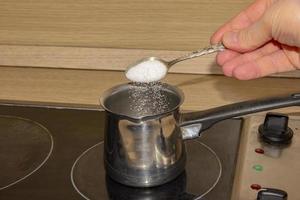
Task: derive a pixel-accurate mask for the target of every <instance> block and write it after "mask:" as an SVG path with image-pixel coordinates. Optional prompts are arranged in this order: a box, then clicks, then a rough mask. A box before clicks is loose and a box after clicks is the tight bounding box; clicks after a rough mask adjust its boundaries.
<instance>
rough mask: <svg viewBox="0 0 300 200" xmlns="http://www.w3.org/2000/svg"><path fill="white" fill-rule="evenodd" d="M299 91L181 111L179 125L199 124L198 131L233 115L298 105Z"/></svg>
mask: <svg viewBox="0 0 300 200" xmlns="http://www.w3.org/2000/svg"><path fill="white" fill-rule="evenodd" d="M299 105H300V93H297V94H292V95H289V96H284V97H272V98H267V99H261V100H250V101H244V102H240V103H233V104H229V105H225V106H221V107H217V108H212V109H208V110H204V111H196V112H189V113H181V114H180V118H179V125H180V127H187V126H193V125H195V124H198V125H200V126H199V128H198V129H199V130H198V131H199V133H198V136H199V134H200V132H202V131H204V130H206V129H208V128H209V127H211V126H212V125H213V124H215V123H217V122H219V121H222V120H225V119H230V118H233V117H240V116H243V115H247V114H251V113H256V112H261V111H266V110H272V109H276V108H283V107H290V106H299Z"/></svg>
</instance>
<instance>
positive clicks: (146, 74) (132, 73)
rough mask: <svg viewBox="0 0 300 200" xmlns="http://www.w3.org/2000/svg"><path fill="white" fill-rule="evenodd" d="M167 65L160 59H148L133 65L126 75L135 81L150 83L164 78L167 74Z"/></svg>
mask: <svg viewBox="0 0 300 200" xmlns="http://www.w3.org/2000/svg"><path fill="white" fill-rule="evenodd" d="M167 71H168V69H167V67H166V65H165V64H164V63H163V62H161V61H158V60H147V61H144V62H141V63H139V64H137V65H136V66H134V67H131V68H130V69H129V70H128V71H127V72H126V77H127V78H128V79H129V80H131V81H133V82H141V83H149V82H154V81H159V80H161V79H163V78H164V77H165V76H166V74H167Z"/></svg>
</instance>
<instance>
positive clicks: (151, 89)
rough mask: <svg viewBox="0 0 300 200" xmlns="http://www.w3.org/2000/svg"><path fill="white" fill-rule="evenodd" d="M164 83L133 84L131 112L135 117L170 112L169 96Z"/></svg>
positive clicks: (131, 86)
mask: <svg viewBox="0 0 300 200" xmlns="http://www.w3.org/2000/svg"><path fill="white" fill-rule="evenodd" d="M163 88H164V87H163V83H160V82H149V83H139V82H133V83H131V84H130V88H129V101H130V111H131V112H132V113H133V115H134V116H139V117H144V116H151V115H158V114H161V113H164V112H166V111H168V110H169V101H168V99H167V97H168V95H167V94H166V91H165V90H164V89H163Z"/></svg>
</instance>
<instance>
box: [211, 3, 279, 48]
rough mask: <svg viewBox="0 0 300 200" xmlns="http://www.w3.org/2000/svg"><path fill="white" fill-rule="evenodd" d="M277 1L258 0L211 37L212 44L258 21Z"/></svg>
mask: <svg viewBox="0 0 300 200" xmlns="http://www.w3.org/2000/svg"><path fill="white" fill-rule="evenodd" d="M274 1H275V0H256V1H255V2H254V3H252V4H251V5H250V6H249V7H247V8H246V9H245V10H243V11H242V12H240V13H239V14H238V15H237V16H235V17H234V18H232V19H231V20H230V21H229V22H227V23H226V24H224V25H223V26H221V28H219V29H218V30H217V31H216V32H215V33H214V34H213V36H212V37H211V43H212V44H215V43H218V42H220V41H221V39H222V37H223V35H224V33H225V32H228V31H234V30H241V29H244V28H246V27H248V26H250V25H251V24H252V23H254V22H255V21H257V20H258V19H259V18H260V17H261V16H262V15H263V14H264V12H265V10H266V9H267V8H268V7H270V5H272V4H273V2H274Z"/></svg>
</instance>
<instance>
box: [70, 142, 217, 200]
mask: <svg viewBox="0 0 300 200" xmlns="http://www.w3.org/2000/svg"><path fill="white" fill-rule="evenodd" d="M193 141H194V142H196V143H198V144H199V145H202V147H204V148H205V149H206V150H208V151H209V152H210V153H212V155H213V157H214V158H215V159H216V161H217V165H218V168H219V173H218V175H217V177H216V179H215V181H214V182H213V184H212V185H211V187H210V188H208V189H207V191H205V192H204V193H202V194H201V195H198V196H196V197H195V198H194V200H201V199H202V198H203V197H205V196H206V195H207V194H208V193H209V192H211V191H212V190H213V189H214V188H215V186H216V185H217V184H218V182H219V180H220V178H221V176H222V162H221V160H220V158H219V156H218V155H217V154H216V152H215V151H214V150H213V149H212V148H211V147H209V146H208V145H206V144H204V143H202V142H200V141H197V140H193ZM103 143H104V142H103V141H101V142H99V143H97V144H95V145H93V146H91V147H89V148H88V149H87V150H85V151H84V152H83V153H81V154H80V155H79V156H78V157H77V158H76V160H75V162H74V163H73V165H72V168H71V173H70V178H71V183H72V185H73V187H74V189H75V190H76V191H77V192H78V194H79V195H80V196H81V197H83V198H84V199H86V200H92V199H90V198H89V197H87V196H86V195H85V194H84V193H83V192H81V191H80V189H79V188H78V186H77V185H76V183H75V180H74V170H75V168H76V166H77V165H78V163H79V161H80V159H81V158H82V157H84V156H85V155H87V154H88V153H89V151H91V150H92V149H94V148H96V147H97V146H100V145H103ZM99 153H100V152H99ZM187 156H189V155H187ZM105 184H106V183H105Z"/></svg>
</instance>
